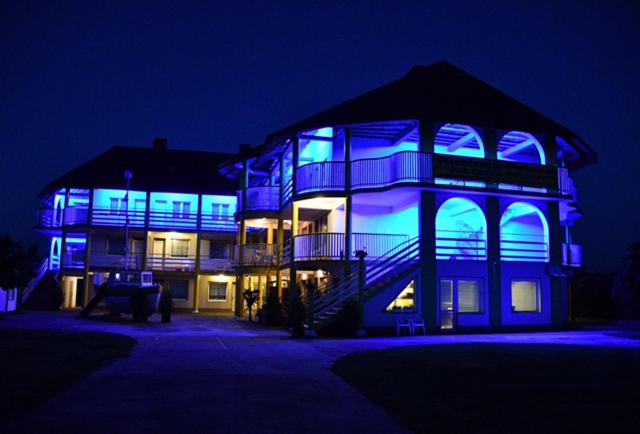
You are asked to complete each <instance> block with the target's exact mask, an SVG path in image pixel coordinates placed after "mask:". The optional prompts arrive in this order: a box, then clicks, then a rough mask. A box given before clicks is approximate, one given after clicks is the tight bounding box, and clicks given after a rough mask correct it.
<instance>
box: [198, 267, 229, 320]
mask: <svg viewBox="0 0 640 434" xmlns="http://www.w3.org/2000/svg"><path fill="white" fill-rule="evenodd" d="M209 282H226V283H227V299H226V300H225V301H209ZM235 282H236V278H235V276H226V275H221V274H219V275H202V276H200V284H199V295H198V298H199V299H200V309H204V310H206V309H215V310H225V311H232V310H233V307H234V299H235V288H236V286H235Z"/></svg>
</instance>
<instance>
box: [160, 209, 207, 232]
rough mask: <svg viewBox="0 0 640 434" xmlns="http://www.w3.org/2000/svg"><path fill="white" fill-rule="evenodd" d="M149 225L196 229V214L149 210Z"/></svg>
mask: <svg viewBox="0 0 640 434" xmlns="http://www.w3.org/2000/svg"><path fill="white" fill-rule="evenodd" d="M149 227H152V228H172V229H197V228H198V214H197V213H195V212H172V211H154V210H151V211H150V212H149Z"/></svg>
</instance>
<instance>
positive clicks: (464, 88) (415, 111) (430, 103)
mask: <svg viewBox="0 0 640 434" xmlns="http://www.w3.org/2000/svg"><path fill="white" fill-rule="evenodd" d="M407 119H413V120H422V119H424V120H431V121H436V122H443V123H458V124H466V125H473V126H481V127H489V128H497V129H503V130H519V131H525V132H530V133H543V134H553V135H555V136H560V137H563V138H564V139H565V140H568V141H570V142H571V145H572V146H573V147H574V148H575V150H576V151H577V152H578V154H579V158H578V160H580V162H579V164H578V165H585V164H589V163H594V162H596V161H597V155H596V153H595V151H593V149H591V148H590V147H589V146H587V145H586V143H585V141H584V140H582V139H581V138H580V136H578V135H577V134H576V133H574V132H573V131H571V130H569V129H567V128H566V127H564V126H562V125H560V124H558V123H556V122H555V121H553V120H551V119H549V118H548V117H546V116H544V115H542V114H540V113H538V112H537V111H535V110H533V109H532V108H530V107H528V106H527V105H525V104H523V103H521V102H519V101H517V100H515V99H514V98H512V97H510V96H508V95H506V94H505V93H503V92H501V91H500V90H498V89H496V88H494V87H492V86H490V85H489V84H487V83H485V82H484V81H482V80H480V79H478V78H476V77H474V76H472V75H471V74H469V73H467V72H465V71H463V70H462V69H460V68H458V67H456V66H454V65H452V64H451V63H449V62H444V61H443V62H438V63H435V64H433V65H431V66H414V67H413V68H412V69H411V70H410V71H409V72H408V73H407V74H406V75H405V76H404V77H402V78H400V79H398V80H395V81H392V82H390V83H388V84H385V85H383V86H381V87H378V88H376V89H374V90H372V91H370V92H367V93H365V94H363V95H360V96H358V97H356V98H353V99H350V100H348V101H346V102H343V103H341V104H338V105H337V106H335V107H333V108H330V109H328V110H325V111H322V112H320V113H318V114H316V115H313V116H311V117H309V118H306V119H304V120H302V121H300V122H297V123H295V124H293V125H290V126H288V127H286V128H284V129H282V130H279V131H277V132H275V133H273V134H270V135H269V136H268V137H267V139H266V143H273V142H276V141H279V140H282V139H283V138H286V137H291V136H293V135H295V134H296V133H298V132H300V131H306V130H313V129H317V128H322V127H327V126H340V125H353V124H361V123H371V122H382V121H396V120H407Z"/></svg>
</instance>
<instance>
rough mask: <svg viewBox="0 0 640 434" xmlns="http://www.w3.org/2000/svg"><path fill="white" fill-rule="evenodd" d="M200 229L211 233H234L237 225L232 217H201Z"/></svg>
mask: <svg viewBox="0 0 640 434" xmlns="http://www.w3.org/2000/svg"><path fill="white" fill-rule="evenodd" d="M200 229H202V230H205V231H213V232H236V231H237V230H238V225H237V224H236V222H235V219H234V218H233V216H232V215H210V214H207V215H203V216H202V219H201V221H200Z"/></svg>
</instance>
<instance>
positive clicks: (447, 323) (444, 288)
mask: <svg viewBox="0 0 640 434" xmlns="http://www.w3.org/2000/svg"><path fill="white" fill-rule="evenodd" d="M454 323H455V321H454V310H453V280H441V281H440V329H441V330H452V329H453V328H454V325H455V324H454Z"/></svg>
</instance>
